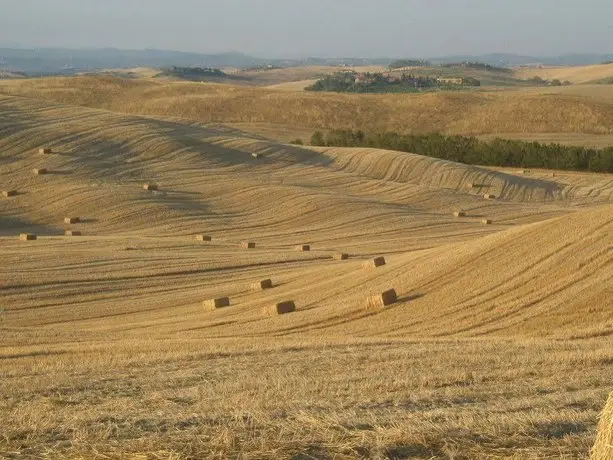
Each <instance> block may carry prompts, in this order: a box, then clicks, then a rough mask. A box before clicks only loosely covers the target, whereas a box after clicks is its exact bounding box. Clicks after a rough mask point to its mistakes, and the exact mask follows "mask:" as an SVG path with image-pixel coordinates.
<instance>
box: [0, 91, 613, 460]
mask: <svg viewBox="0 0 613 460" xmlns="http://www.w3.org/2000/svg"><path fill="white" fill-rule="evenodd" d="M81 81H83V80H82V79H76V80H75V82H76V83H75V85H74V88H70V87H69V85H68V84H64V83H63V80H58V81H57V82H56V83H57V85H64V86H63V88H64V89H63V91H64V92H65V94H64V96H62V101H61V103H57V102H50V101H49V100H47V101H43V100H40V99H35V98H32V97H29V96H36V97H37V98H42V99H59V96H58V94H60V93H59V92H58V86H57V85H56V83H54V82H51V83H48V84H49V86H48V87H47V89H45V88H43V87H39V86H37V85H39V84H40V83H38V82H27V83H26V85H29V86H11V85H12V83H11V84H8V83H3V87H2V91H7V92H11V93H15V92H21V93H22V94H21V95H18V96H17V95H10V94H5V95H0V189H1V190H16V191H17V196H13V197H7V198H4V197H2V198H0V248H1V257H0V280H2V285H1V287H0V302H1V304H0V305H1V306H0V310H1V311H2V313H0V373H1V378H0V395H1V397H0V420H2V421H3V422H2V424H1V425H0V457H5V458H117V459H119V458H139V459H140V458H152V459H154V458H164V459H167V458H168V459H170V458H172V459H198V458H254V459H256V458H258V459H259V458H295V459H307V458H418V459H419V458H422V459H430V458H454V459H462V458H465V459H472V458H500V459H501V458H517V459H520V458H539V459H540V458H586V456H587V455H588V452H589V450H590V448H591V446H592V445H593V444H594V441H595V439H596V426H597V421H598V420H597V417H598V413H599V412H600V410H601V409H602V408H603V406H604V404H605V401H606V399H607V395H608V393H609V392H610V391H611V389H612V388H611V386H612V384H611V382H612V381H613V365H612V364H613V303H612V302H613V295H612V294H613V293H612V290H611V289H612V288H611V281H612V278H613V252H612V248H613V239H612V234H613V233H612V231H613V207H612V206H611V194H612V193H613V179H612V177H611V176H609V175H592V174H581V173H563V172H560V173H556V175H555V177H552V175H551V172H549V171H529V172H527V173H525V174H520V172H519V171H512V170H498V171H494V170H487V169H481V168H477V167H472V166H466V165H459V164H453V163H448V162H444V161H439V160H433V159H429V158H424V157H420V156H417V155H410V154H401V153H397V152H386V151H376V150H369V149H337V148H299V147H294V146H289V145H285V144H280V143H276V142H271V141H268V140H266V139H264V138H259V137H254V136H251V135H248V134H246V133H244V132H242V131H239V130H237V129H236V128H231V127H228V126H226V125H223V124H219V123H209V122H210V121H211V120H202V121H197V118H198V117H196V116H195V117H193V118H192V119H191V120H185V119H184V120H177V119H172V118H170V116H173V115H178V114H176V113H173V111H172V107H173V104H174V103H175V102H176V101H175V99H173V98H174V97H178V96H176V95H174V96H168V97H170V99H168V100H167V101H166V103H165V104H166V105H163V104H161V103H160V105H159V110H160V111H162V110H163V109H164V108H166V109H167V110H168V112H167V113H166V114H165V115H163V116H162V115H159V116H158V117H157V118H156V117H153V115H154V114H153V113H152V111H150V110H149V109H147V105H146V104H144V105H143V107H141V109H142V110H143V113H144V114H145V115H147V116H138V115H130V114H126V113H116V112H112V111H109V110H108V109H112V110H120V109H119V108H118V107H117V106H115V105H114V104H119V102H118V101H119V100H120V94H121V93H118V95H117V98H116V101H117V102H113V99H112V98H111V99H109V101H110V102H109V103H108V105H107V106H105V107H104V109H107V110H99V109H95V108H84V107H77V106H74V105H69V104H68V103H69V102H72V103H76V102H79V103H84V104H85V103H87V105H104V104H102V102H103V101H105V100H107V98H108V97H109V96H108V94H109V93H108V90H109V87H107V86H102V87H101V89H100V93H96V91H92V92H90V95H89V96H87V97H89V98H91V99H89V103H88V101H83V100H79V101H77V100H74V99H73V98H74V97H76V96H75V94H76V95H79V94H80V96H78V97H82V96H83V97H84V95H85V94H86V92H85V91H83V92H82V93H81V90H80V89H79V83H78V82H81ZM109 81H110V80H109ZM112 81H114V80H112ZM20 84H21V82H20ZM122 84H123V83H122ZM125 84H126V85H128V83H125ZM129 84H132V83H129ZM134 84H135V85H136V87H138V86H139V85H143V83H141V82H136V83H134ZM6 85H8V86H6ZM9 86H10V88H9ZM188 87H189V86H186V88H188ZM16 88H18V89H19V91H17V89H16ZM24 88H28V91H33V93H32V94H30V95H28V97H25V96H26V94H25V91H26V90H25V89H24ZM173 88H174V86H173ZM124 89H125V88H122V87H121V86H117V87H116V91H119V92H120V91H124ZM175 90H176V89H173V91H175ZM127 91H129V88H128V90H127ZM138 91H140V89H138ZM147 91H154V92H155V89H151V88H150V89H148V90H147ZM190 91H191V89H190ZM207 91H209V90H208V89H207ZM215 91H217V90H215ZM219 91H221V90H219ZM223 91H229V90H227V89H224V90H223ZM45 93H46V94H45ZM128 94H130V93H129V92H128ZM50 95H52V96H50ZM212 97H213V96H212ZM215 97H221V96H214V97H213V99H214V98H215ZM258 97H259V96H258ZM458 97H460V96H458ZM462 97H463V96H462ZM126 98H127V100H128V101H129V97H128V96H126ZM135 100H136V99H135ZM152 100H155V97H152ZM178 100H179V101H181V100H182V99H181V97H178ZM332 100H334V99H332ZM141 101H144V100H141ZM173 101H175V102H173ZM181 103H183V102H181ZM326 103H327V102H326ZM156 104H157V103H156ZM126 107H127V106H126ZM126 107H122V108H121V110H120V111H122V112H129V111H130V110H136V105H135V106H134V107H135V108H134V109H129V108H128V109H126ZM185 107H186V109H187V107H188V105H186V106H185ZM124 109H125V110H124ZM156 110H157V109H156ZM185 118H189V117H185ZM214 121H216V122H219V121H220V120H214ZM42 146H46V147H50V148H51V149H52V150H53V151H54V152H56V153H54V154H49V155H43V154H39V153H38V148H39V147H42ZM254 153H255V154H259V155H260V158H259V159H255V158H254V157H253V154H254ZM41 167H44V168H47V169H48V171H49V174H46V175H42V176H35V175H34V174H33V173H32V169H34V168H41ZM144 183H155V184H157V185H158V186H159V190H157V191H145V190H143V184H144ZM468 183H472V184H473V188H468V187H467V184H468ZM484 194H492V195H494V196H495V197H496V199H494V200H486V199H484V197H483V195H484ZM457 210H463V211H464V212H465V213H466V216H465V217H460V218H456V217H454V216H453V212H454V211H457ZM67 216H79V217H80V219H81V222H80V223H78V224H70V225H67V224H64V218H65V217H67ZM484 219H490V220H491V221H492V223H491V225H483V224H482V220H484ZM66 229H71V230H76V231H81V232H82V233H83V236H81V237H67V236H64V231H65V230H66ZM26 232H29V233H35V234H37V235H38V240H36V241H28V242H26V241H19V240H18V235H19V234H20V233H26ZM197 234H207V235H211V236H212V237H213V239H212V241H211V242H201V241H196V239H195V235H197ZM242 241H253V242H256V248H255V249H243V248H241V247H240V243H241V242H242ZM300 244H310V245H311V251H309V252H298V251H296V250H295V246H296V245H300ZM339 252H342V253H347V254H349V259H347V260H335V259H334V257H333V256H334V255H335V254H336V253H339ZM375 256H384V257H385V258H386V261H387V264H386V265H385V266H383V267H379V268H377V269H366V268H363V266H362V264H363V263H364V262H366V261H368V260H370V259H372V258H373V257H375ZM267 278H271V279H272V280H273V283H274V286H275V287H274V288H273V289H270V290H266V291H253V290H251V288H250V286H251V284H252V283H254V282H257V281H260V280H262V279H267ZM390 288H394V289H396V291H397V293H398V297H399V300H398V303H396V304H395V305H392V306H391V307H389V308H386V309H383V310H374V311H373V310H367V309H365V302H366V299H367V297H368V296H370V295H374V294H377V293H381V292H383V291H385V290H387V289H390ZM221 296H229V297H230V299H231V306H230V307H229V308H225V309H220V310H218V311H205V309H204V308H203V306H202V302H203V301H204V300H207V299H211V298H215V297H221ZM284 300H293V301H295V303H296V306H297V311H296V312H295V313H292V314H288V315H283V316H272V317H271V316H268V315H266V314H264V312H263V311H262V310H263V309H264V308H266V307H269V306H271V305H272V304H274V303H276V302H280V301H284Z"/></svg>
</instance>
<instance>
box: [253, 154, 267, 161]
mask: <svg viewBox="0 0 613 460" xmlns="http://www.w3.org/2000/svg"><path fill="white" fill-rule="evenodd" d="M251 156H252V157H253V158H255V159H256V160H260V159H262V158H264V155H262V154H261V153H252V154H251Z"/></svg>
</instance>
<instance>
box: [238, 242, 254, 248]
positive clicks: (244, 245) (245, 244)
mask: <svg viewBox="0 0 613 460" xmlns="http://www.w3.org/2000/svg"><path fill="white" fill-rule="evenodd" d="M241 248H243V249H255V243H253V242H250V241H243V242H242V243H241Z"/></svg>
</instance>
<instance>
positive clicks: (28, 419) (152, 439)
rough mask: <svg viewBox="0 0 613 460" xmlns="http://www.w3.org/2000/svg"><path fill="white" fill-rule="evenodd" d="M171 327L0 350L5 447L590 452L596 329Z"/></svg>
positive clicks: (322, 453) (120, 452)
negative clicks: (311, 335) (172, 330)
mask: <svg viewBox="0 0 613 460" xmlns="http://www.w3.org/2000/svg"><path fill="white" fill-rule="evenodd" d="M261 340H262V339H259V340H257V341H254V340H245V341H243V340H226V341H215V342H206V341H204V342H203V341H201V340H197V339H195V338H190V339H185V340H181V339H177V338H165V339H163V340H162V337H159V339H151V340H138V341H121V340H113V341H111V342H109V343H88V344H74V345H71V344H61V345H60V344H58V345H53V346H47V347H32V348H31V349H30V351H29V352H25V351H24V350H23V348H20V349H19V351H17V349H16V350H15V351H14V352H12V351H11V349H4V350H3V351H2V355H0V359H1V360H2V363H3V374H4V378H3V380H2V384H1V385H2V386H1V390H2V394H3V395H4V397H3V398H2V401H1V403H0V413H3V414H4V416H5V420H10V421H11V422H10V423H9V424H8V425H5V427H4V429H3V433H2V434H3V436H2V438H1V439H0V455H4V456H8V458H11V454H10V453H11V452H20V453H21V456H20V457H15V458H24V457H23V456H28V457H29V458H39V457H43V456H45V455H46V456H49V455H50V456H52V457H54V458H63V457H72V458H77V457H86V458H88V457H91V456H102V457H104V458H117V459H119V458H126V457H130V456H131V455H138V456H139V457H133V458H167V459H170V458H172V459H196V458H253V459H256V458H270V459H273V458H297V459H298V458H300V459H306V458H418V459H419V458H423V459H428V458H454V459H473V458H517V459H520V458H569V459H570V458H585V457H586V455H587V453H588V451H589V449H590V447H591V445H592V444H593V440H594V437H595V426H596V419H597V415H598V412H599V411H600V409H601V408H602V406H603V401H604V400H605V399H606V393H605V392H604V391H603V390H602V387H603V386H604V385H606V384H607V383H608V382H610V381H611V379H612V378H613V368H612V366H611V365H610V364H611V360H612V359H613V356H611V353H610V352H606V351H605V350H603V349H602V347H601V346H600V344H599V342H597V341H581V342H575V343H563V342H548V341H542V342H541V341H538V340H530V341H521V340H520V341H508V340H440V341H428V340H420V341H410V340H409V341H403V340H342V341H336V340H318V341H315V342H312V341H311V340H309V339H306V338H305V339H304V340H302V341H298V342H296V341H295V340H281V339H271V340H266V343H265V344H262V343H259V342H260V341H261Z"/></svg>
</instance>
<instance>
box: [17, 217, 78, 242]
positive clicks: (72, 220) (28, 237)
mask: <svg viewBox="0 0 613 460" xmlns="http://www.w3.org/2000/svg"><path fill="white" fill-rule="evenodd" d="M64 223H65V224H69V225H72V224H79V223H81V218H80V217H64ZM64 235H66V236H83V233H82V232H80V231H78V230H71V229H67V230H65V231H64ZM37 239H38V235H35V234H32V233H22V234H21V235H19V240H21V241H36V240H37Z"/></svg>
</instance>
